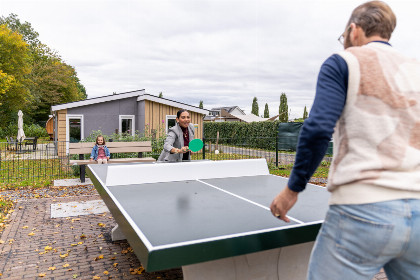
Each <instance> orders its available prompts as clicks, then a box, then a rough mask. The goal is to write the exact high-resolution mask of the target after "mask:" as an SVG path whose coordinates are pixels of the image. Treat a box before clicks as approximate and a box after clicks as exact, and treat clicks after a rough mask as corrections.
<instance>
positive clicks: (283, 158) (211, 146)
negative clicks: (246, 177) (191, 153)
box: [202, 137, 296, 166]
mask: <svg viewBox="0 0 420 280" xmlns="http://www.w3.org/2000/svg"><path fill="white" fill-rule="evenodd" d="M203 141H204V144H205V149H203V155H202V157H203V158H211V159H215V160H226V159H245V158H265V159H266V160H267V162H268V163H269V164H274V165H276V166H278V165H287V164H292V163H294V160H295V153H294V151H295V150H296V147H294V149H288V150H282V151H280V150H279V149H278V144H279V142H278V138H277V137H259V138H253V139H244V140H242V141H240V140H238V139H230V138H219V139H217V138H206V139H203ZM213 155H217V156H213Z"/></svg>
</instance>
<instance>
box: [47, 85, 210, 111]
mask: <svg viewBox="0 0 420 280" xmlns="http://www.w3.org/2000/svg"><path fill="white" fill-rule="evenodd" d="M136 96H137V101H142V100H149V101H153V102H157V103H161V104H165V105H168V106H172V107H178V108H182V109H186V110H188V111H191V112H196V113H199V114H204V115H207V114H208V113H209V110H206V109H200V108H198V107H195V106H192V105H188V104H185V103H181V102H178V101H174V100H170V99H166V98H163V97H157V96H155V95H151V94H148V93H146V91H145V90H144V89H142V90H136V91H130V92H124V93H118V94H112V95H106V96H100V97H94V98H89V99H85V100H81V101H75V102H70V103H64V104H59V105H54V106H51V111H53V112H54V111H59V110H63V109H70V108H76V107H81V106H86V105H92V104H98V103H103V102H108V101H113V100H119V99H124V98H129V97H136Z"/></svg>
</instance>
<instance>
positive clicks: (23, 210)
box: [0, 195, 182, 280]
mask: <svg viewBox="0 0 420 280" xmlns="http://www.w3.org/2000/svg"><path fill="white" fill-rule="evenodd" d="M98 199H100V197H99V195H93V196H79V197H66V198H42V199H30V200H23V201H20V202H18V203H17V204H16V208H15V212H14V213H13V214H12V216H11V224H10V225H9V226H8V227H7V228H6V230H5V231H4V232H3V233H2V235H1V238H0V239H1V240H3V241H4V243H3V244H1V245H0V273H1V274H2V276H1V277H0V279H11V280H13V279H54V280H60V279H63V280H64V279H147V280H149V279H170V280H178V279H182V270H181V269H180V268H178V269H171V270H166V271H161V272H158V273H146V272H141V271H142V267H141V264H140V262H139V261H138V259H137V257H136V256H135V255H134V253H133V252H132V251H131V248H130V247H129V245H128V243H126V242H112V241H111V239H110V235H109V233H110V230H111V228H113V227H114V225H115V221H114V219H113V218H112V216H111V214H110V213H109V212H107V213H104V214H93V215H83V216H73V217H67V218H54V219H52V218H51V211H50V206H51V204H58V203H65V202H71V201H79V202H80V201H89V200H98ZM140 272H141V274H138V273H140ZM44 275H45V276H44Z"/></svg>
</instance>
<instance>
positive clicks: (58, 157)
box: [0, 137, 330, 183]
mask: <svg viewBox="0 0 420 280" xmlns="http://www.w3.org/2000/svg"><path fill="white" fill-rule="evenodd" d="M282 139H283V138H279V137H273V138H263V137H259V138H252V139H251V138H249V139H242V140H240V139H228V138H218V139H217V138H206V139H203V141H204V144H205V148H204V149H203V150H202V151H201V152H200V153H196V154H194V155H193V156H192V159H210V160H230V159H247V158H265V159H266V160H267V162H268V163H269V164H272V165H275V166H279V165H288V164H293V163H294V160H295V153H294V152H295V150H296V147H291V148H290V149H288V150H279V147H283V146H284V145H282V142H281V141H283V140H282ZM287 141H288V142H290V141H289V140H287ZM161 142H162V141H160V142H159V141H152V147H153V152H152V153H143V156H144V157H154V158H155V159H157V158H158V156H159V154H160V151H161V149H162V147H163V143H161ZM66 148H67V142H57V141H55V142H53V141H48V142H39V141H38V143H36V144H35V145H33V144H29V145H26V143H25V142H23V143H20V142H8V143H7V142H0V183H16V182H28V183H30V182H33V181H36V180H56V179H65V178H76V177H77V176H78V175H79V167H78V166H70V164H69V160H70V159H77V158H78V155H72V156H69V155H68V154H67V151H66ZM283 148H284V147H283ZM216 151H217V152H216ZM134 156H137V154H136V153H135V154H134ZM72 157H74V158H72ZM85 157H86V158H89V155H85ZM112 157H113V158H118V157H128V155H127V154H115V153H114V154H113V155H112ZM325 159H326V160H330V158H329V157H326V158H325Z"/></svg>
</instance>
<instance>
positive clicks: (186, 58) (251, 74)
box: [0, 0, 420, 117]
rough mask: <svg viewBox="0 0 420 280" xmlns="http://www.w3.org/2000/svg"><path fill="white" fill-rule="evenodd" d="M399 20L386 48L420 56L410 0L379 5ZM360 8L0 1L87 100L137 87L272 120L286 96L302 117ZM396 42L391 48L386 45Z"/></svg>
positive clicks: (253, 2) (260, 1)
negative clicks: (73, 76) (64, 67)
mask: <svg viewBox="0 0 420 280" xmlns="http://www.w3.org/2000/svg"><path fill="white" fill-rule="evenodd" d="M387 2H388V3H389V4H390V5H391V7H392V8H393V9H394V11H395V12H396V14H397V17H398V26H397V29H396V31H395V34H394V35H393V38H392V40H391V42H392V44H393V45H394V46H395V47H396V48H397V49H400V50H401V51H403V52H405V53H407V54H408V55H412V56H415V57H417V58H419V57H420V55H419V53H418V48H417V46H419V45H420V42H419V41H420V38H417V37H415V36H413V32H415V30H416V29H415V27H416V26H419V20H418V17H417V14H416V11H418V8H419V4H418V3H417V2H415V1H397V0H389V1H387ZM361 3H362V1H354V0H353V1H352V0H346V1H329V0H322V1H321V0H319V1H305V0H293V1H292V0H282V1H273V0H242V1H239V0H237V1H232V0H227V1H218V0H213V1H203V0H196V1H192V0H191V1H190V0H184V1H177V0H172V1H161V0H158V1H144V0H138V1H133V0H130V1H111V0H108V1H99V0H90V1H87V0H84V1H81V0H72V1H70V0H61V1H58V0H55V1H47V0H40V1H36V3H35V2H29V1H23V0H0V6H1V7H2V13H3V14H2V15H5V16H7V15H8V14H9V13H12V12H13V13H16V14H17V15H18V17H19V18H20V20H21V21H22V22H24V21H28V22H30V23H31V24H32V26H33V27H34V29H35V30H36V31H38V32H39V34H40V39H41V41H42V42H44V43H46V44H47V45H48V46H50V47H51V48H53V49H55V50H57V51H58V52H59V54H60V55H61V56H62V57H63V59H64V60H65V61H66V62H67V63H69V64H70V65H72V66H74V67H75V68H76V71H77V73H78V76H79V78H80V80H81V82H82V84H83V85H84V86H85V87H86V89H87V93H88V96H89V97H97V96H102V95H107V94H111V93H112V92H126V91H131V90H136V89H145V90H146V92H148V93H151V94H156V95H158V94H159V92H163V95H164V97H166V98H169V99H174V100H178V101H180V102H183V103H187V104H191V105H194V106H198V103H199V101H200V100H203V101H204V106H205V108H208V109H210V108H212V107H220V106H234V105H237V106H239V107H241V108H242V109H243V110H245V111H246V112H247V113H250V111H251V104H252V99H253V98H254V97H257V98H258V100H259V107H260V114H262V113H263V110H264V106H265V103H268V105H269V109H270V114H271V115H275V114H277V112H278V106H279V103H280V94H281V93H283V92H284V93H286V94H287V97H288V104H289V108H291V110H292V117H301V116H302V115H303V108H304V106H307V109H308V110H309V109H310V106H311V105H312V100H313V98H314V94H315V87H316V79H317V75H318V71H319V69H320V66H321V64H322V63H323V61H324V60H325V59H326V58H327V57H328V56H329V55H331V54H332V53H335V52H338V51H340V50H341V48H342V47H341V45H340V44H339V43H338V42H337V38H338V36H339V35H340V34H341V33H342V32H343V30H344V29H345V24H346V22H347V20H348V18H349V16H350V13H351V11H352V10H353V8H355V7H356V6H357V5H359V4H361ZM394 42H395V43H394Z"/></svg>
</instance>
